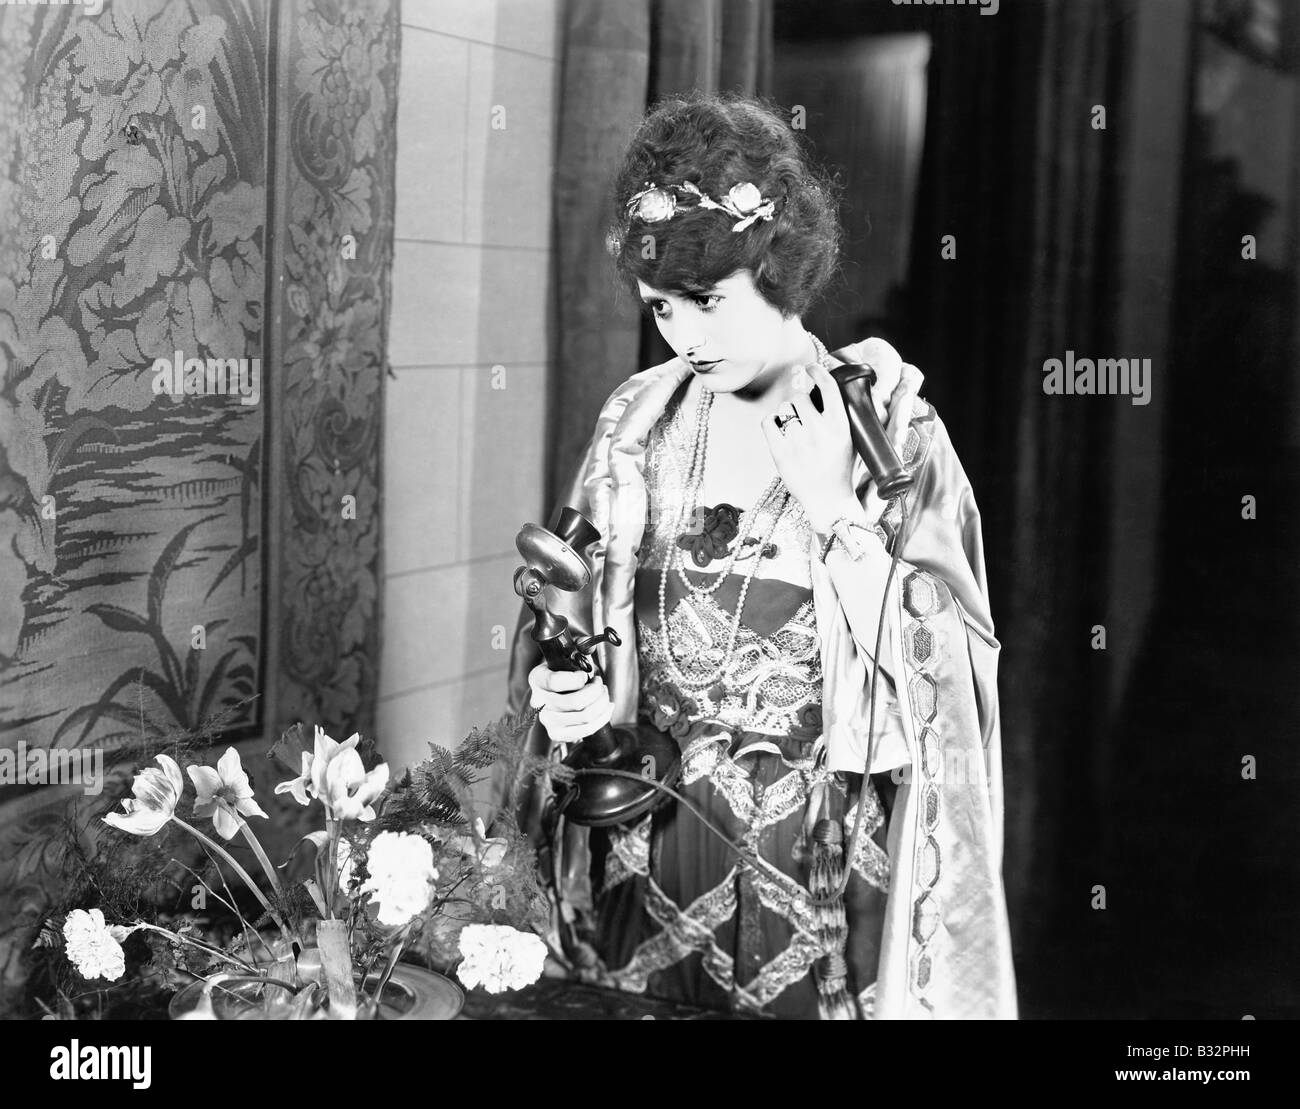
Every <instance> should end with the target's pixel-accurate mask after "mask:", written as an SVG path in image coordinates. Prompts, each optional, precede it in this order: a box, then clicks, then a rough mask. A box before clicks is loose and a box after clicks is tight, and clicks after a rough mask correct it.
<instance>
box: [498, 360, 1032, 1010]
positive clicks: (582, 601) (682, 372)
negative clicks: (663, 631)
mask: <svg viewBox="0 0 1300 1109" xmlns="http://www.w3.org/2000/svg"><path fill="white" fill-rule="evenodd" d="M858 346H859V344H855V345H853V346H849V347H846V348H844V349H843V350H840V351H835V352H833V353H834V356H835V357H836V358H838V359H839V360H840V361H847V362H856V361H859V360H860V358H859V353H858ZM689 374H690V368H689V366H687V365H686V364H685V363H684V362H682V361H681V360H680V359H676V358H675V359H672V360H671V361H668V362H665V363H663V364H661V365H659V366H655V367H653V368H651V369H648V370H644V371H642V372H641V373H638V374H635V375H634V376H632V377H631V378H629V379H628V380H627V381H626V382H624V383H623V384H622V385H620V386H619V388H618V389H616V390H615V391H614V393H613V394H612V395H611V396H610V398H609V400H608V401H607V402H606V403H605V405H604V406H603V408H602V410H601V413H600V416H599V418H598V419H597V421H596V429H595V433H594V435H593V436H592V439H591V443H590V445H589V447H588V449H587V452H586V456H585V458H584V459H583V462H582V464H581V465H580V467H579V470H578V473H577V475H576V477H575V479H574V481H573V483H572V485H571V487H570V491H569V495H568V498H567V500H566V501H565V503H567V504H569V505H572V506H573V507H574V508H577V509H578V510H579V511H581V512H583V513H584V514H585V515H586V516H587V517H588V518H589V519H591V521H592V522H593V523H594V524H595V526H596V528H597V529H598V530H599V532H600V533H601V539H600V541H598V542H597V543H596V544H595V545H594V546H593V547H592V548H591V549H590V550H589V555H590V559H591V564H592V576H591V581H590V582H589V583H588V585H587V587H586V588H584V589H583V590H581V591H579V592H576V593H561V592H559V591H557V590H551V593H552V595H553V597H552V604H551V607H552V610H553V611H555V612H558V613H561V614H562V615H564V616H566V617H568V618H569V620H570V621H571V622H572V623H573V624H574V625H575V634H588V633H589V631H590V630H591V629H603V628H605V627H606V626H609V627H612V628H614V630H615V631H616V632H617V633H618V635H619V637H620V638H621V641H622V643H623V644H624V646H623V647H622V648H610V647H608V645H606V644H601V645H600V646H599V647H598V648H597V658H598V661H599V663H600V666H601V669H602V673H603V675H604V679H605V682H606V685H607V686H608V689H609V694H610V697H611V699H612V701H613V705H614V716H613V720H614V723H615V724H621V723H628V724H631V723H633V722H635V720H636V717H637V698H638V688H639V683H638V665H639V664H638V659H637V652H636V649H635V646H634V645H635V643H636V625H635V612H634V581H635V573H636V567H637V555H638V549H639V547H640V544H641V542H642V539H643V536H644V532H645V522H646V483H645V479H644V469H645V449H646V438H647V435H648V433H649V431H650V429H651V427H652V426H653V425H654V423H655V421H656V420H657V419H658V418H659V416H660V415H661V414H662V412H663V410H664V407H665V405H666V404H667V403H668V401H669V399H670V398H671V397H672V396H673V394H674V393H675V391H676V390H677V388H678V387H679V386H680V385H681V384H682V382H683V381H685V379H686V378H687V377H688V376H689ZM896 381H897V378H896V377H895V379H894V380H893V381H890V380H881V381H879V382H878V383H877V386H876V388H875V390H873V395H874V396H875V397H876V401H877V410H878V411H879V412H881V413H882V415H883V414H884V405H885V398H888V396H889V395H890V393H891V392H892V391H893V386H894V384H896ZM902 460H903V463H904V465H905V466H906V467H907V468H908V470H909V471H910V472H911V473H912V474H913V475H914V478H915V480H914V483H913V485H912V488H911V489H910V490H908V491H907V493H906V494H905V496H906V499H907V529H906V534H905V535H904V536H903V548H902V552H901V556H900V561H899V565H898V569H897V572H896V573H895V576H894V580H893V582H892V584H891V586H890V588H889V591H888V596H887V597H884V596H883V595H882V587H883V576H882V575H881V574H880V573H879V560H877V561H876V564H875V568H874V570H873V571H868V570H865V569H864V571H863V574H862V579H861V582H860V583H855V587H857V586H858V585H859V584H860V587H861V588H866V589H875V591H876V594H875V597H874V598H873V610H874V611H877V612H878V611H879V605H880V603H881V602H882V601H883V603H884V604H885V606H886V610H887V617H886V633H885V638H884V641H883V642H882V646H881V670H882V674H883V675H886V676H887V677H888V679H889V680H890V684H891V686H892V688H893V692H894V695H895V697H896V699H897V703H898V707H899V710H900V715H901V719H902V722H903V733H904V738H905V740H906V744H907V755H908V758H909V763H910V765H909V766H908V767H907V769H906V771H905V772H904V773H903V774H902V775H901V776H902V778H903V781H902V782H901V783H900V784H899V787H898V792H897V795H896V796H895V799H894V808H893V813H892V815H891V817H890V820H889V825H888V853H889V859H890V878H889V895H888V903H887V907H886V914H885V925H884V934H883V937H882V941H881V950H880V966H879V972H878V977H877V984H876V998H875V1013H874V1015H875V1017H876V1019H909V1018H921V1019H926V1018H973V1019H1014V1018H1015V1017H1016V993H1015V976H1014V970H1013V966H1012V959H1011V940H1010V927H1009V923H1008V919H1007V911H1006V899H1005V894H1004V890H1003V883H1002V873H1001V868H1002V822H1003V806H1002V759H1001V733H1000V726H999V716H998V692H997V662H998V652H999V650H1000V645H999V644H998V641H997V639H995V638H994V635H993V622H992V617H991V615H990V611H989V601H988V589H987V584H986V581H985V573H984V551H983V540H982V536H981V532H980V517H979V511H978V509H977V508H976V505H975V499H974V495H973V493H972V491H971V487H970V483H969V481H968V480H967V478H966V474H965V472H964V471H963V469H962V467H961V463H960V462H959V461H958V459H957V456H956V453H955V452H954V450H953V447H952V444H951V442H950V441H949V439H948V434H947V431H946V429H945V428H944V425H943V422H942V421H941V420H940V419H939V417H938V415H937V413H936V412H935V410H934V408H933V407H932V406H930V405H928V404H925V403H924V402H920V403H918V404H916V405H914V408H913V416H912V419H911V421H910V426H909V429H908V432H907V439H906V442H905V443H904V446H903V450H902ZM869 483H870V474H869V473H868V471H867V469H866V466H865V465H864V464H863V463H862V462H861V460H858V461H857V462H856V463H855V468H854V487H855V491H856V492H857V495H858V497H859V500H861V501H862V502H863V504H864V505H865V504H866V496H867V492H868V485H869ZM900 522H901V511H900V506H899V504H898V502H897V501H894V502H891V504H890V506H889V508H888V509H887V511H886V512H885V514H884V516H883V517H882V520H881V526H882V528H883V529H884V531H885V532H886V533H887V535H888V536H889V537H890V538H891V541H893V542H897V538H896V536H897V529H898V527H899V524H900ZM808 553H809V559H810V567H811V573H812V583H813V602H814V607H815V609H816V613H817V624H818V631H819V634H820V638H821V654H822V682H823V686H822V705H823V718H824V729H825V730H824V738H825V742H826V749H827V760H828V765H829V767H830V768H831V769H832V770H844V771H856V772H861V771H862V770H863V766H864V761H865V757H866V753H867V752H866V733H867V729H866V726H865V725H866V719H867V705H868V685H869V679H870V663H871V654H870V651H871V648H872V647H873V646H874V627H873V628H872V629H870V634H869V635H868V631H867V629H859V630H858V635H859V636H860V637H861V638H860V639H859V638H856V637H855V634H854V629H853V628H851V627H850V625H849V622H848V619H847V618H846V616H845V614H844V610H843V609H842V608H841V605H840V601H839V597H838V594H837V593H836V589H835V585H834V583H833V581H832V578H831V572H830V570H829V569H828V568H827V567H826V565H825V564H824V563H822V562H821V561H820V559H819V557H818V555H819V554H820V541H819V540H818V538H817V537H816V536H813V537H812V539H811V542H810V546H809V552H808ZM886 564H887V560H886ZM531 628H532V617H531V613H530V612H529V611H528V609H527V608H524V609H523V611H522V613H521V617H520V621H519V625H518V628H517V630H516V634H515V639H514V643H513V653H512V657H511V666H510V707H511V710H512V711H516V712H517V711H519V710H520V709H521V708H523V707H524V706H525V705H526V704H527V702H528V694H529V691H528V672H529V671H530V670H531V669H532V668H533V666H535V665H536V664H537V662H538V661H540V657H541V656H540V652H539V651H538V649H537V647H536V645H535V644H534V643H533V641H532V639H531V636H530V632H531ZM577 629H581V631H580V632H579V631H578V630H577ZM878 711H879V706H878ZM877 719H879V716H878V717H877ZM530 744H531V745H532V748H533V749H534V750H537V751H541V752H544V751H546V749H547V740H546V737H545V735H544V732H543V730H542V729H541V728H540V726H538V727H536V728H535V729H534V734H533V736H532V737H530ZM873 761H874V760H873ZM566 848H567V853H568V857H567V859H566V866H565V880H564V882H563V883H562V890H561V895H562V896H563V897H565V899H566V900H570V901H571V902H572V903H574V904H575V905H577V906H578V907H579V908H583V907H585V906H588V905H589V904H590V887H589V885H588V877H587V874H586V867H587V865H588V861H589V860H588V857H587V855H586V852H585V850H584V848H585V832H584V831H583V830H582V829H576V828H571V829H570V835H569V836H568V837H567V838H566Z"/></svg>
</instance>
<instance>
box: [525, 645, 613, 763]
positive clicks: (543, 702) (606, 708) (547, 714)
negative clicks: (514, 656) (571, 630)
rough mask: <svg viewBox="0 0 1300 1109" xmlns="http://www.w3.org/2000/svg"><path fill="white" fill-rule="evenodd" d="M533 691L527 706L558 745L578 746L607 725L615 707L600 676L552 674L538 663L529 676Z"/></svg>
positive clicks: (577, 673)
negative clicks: (578, 742) (571, 744)
mask: <svg viewBox="0 0 1300 1109" xmlns="http://www.w3.org/2000/svg"><path fill="white" fill-rule="evenodd" d="M528 686H529V688H530V689H531V690H532V691H533V692H532V696H531V697H530V698H529V701H528V703H529V704H530V705H532V707H533V708H535V709H537V710H538V713H537V718H538V719H539V720H540V721H541V722H542V726H543V727H544V728H545V729H546V732H547V734H548V735H549V736H550V737H551V740H552V742H555V743H576V742H577V741H578V740H580V739H586V738H587V736H589V735H591V733H592V732H594V731H597V730H598V729H599V728H601V727H603V726H604V725H605V724H608V723H609V722H610V720H611V719H612V718H613V716H614V703H613V702H612V701H611V700H610V699H609V690H608V689H606V688H605V682H604V680H603V679H602V678H601V676H600V675H599V674H596V675H594V676H593V675H589V674H587V673H585V672H584V671H581V670H552V669H551V668H550V667H549V666H547V665H546V663H545V662H539V663H538V664H537V665H536V666H534V667H533V668H532V670H530V671H529V672H528Z"/></svg>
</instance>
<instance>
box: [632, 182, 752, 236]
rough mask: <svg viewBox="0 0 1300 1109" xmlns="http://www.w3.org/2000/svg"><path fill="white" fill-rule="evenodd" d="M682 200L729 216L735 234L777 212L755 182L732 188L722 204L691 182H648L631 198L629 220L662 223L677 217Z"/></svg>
mask: <svg viewBox="0 0 1300 1109" xmlns="http://www.w3.org/2000/svg"><path fill="white" fill-rule="evenodd" d="M679 197H680V198H681V199H682V200H684V201H688V202H689V201H694V205H693V206H694V207H697V208H711V209H714V210H716V211H719V212H726V213H727V215H729V216H731V217H733V218H734V219H735V220H736V222H735V223H734V224H732V227H731V230H732V231H744V230H745V228H746V227H748V226H749V225H750V224H752V223H754V222H755V221H756V220H760V219H761V220H770V219H771V218H772V216H773V214H774V213H775V211H776V205H775V204H774V202H773V201H772V200H770V199H767V198H765V197H764V196H763V194H762V193H760V192H759V191H758V186H757V185H755V184H754V183H753V182H752V181H741V182H740V183H739V184H736V185H732V186H731V188H730V189H729V190H728V191H727V195H726V196H725V197H723V198H722V200H721V201H717V200H714V199H713V198H712V197H711V196H709V195H708V194H707V193H703V192H701V191H700V189H699V187H698V186H697V185H695V184H694V183H693V182H691V181H683V182H682V183H681V184H680V185H653V184H651V183H650V182H649V181H647V182H646V183H645V188H644V189H642V190H641V191H640V192H638V193H633V194H632V196H631V197H630V198H629V200H628V202H627V208H626V212H627V216H628V218H629V219H632V218H636V219H639V220H641V221H642V222H643V223H663V222H664V220H670V219H672V218H673V216H675V215H676V214H677V208H678V198H679Z"/></svg>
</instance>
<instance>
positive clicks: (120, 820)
mask: <svg viewBox="0 0 1300 1109" xmlns="http://www.w3.org/2000/svg"><path fill="white" fill-rule="evenodd" d="M158 765H159V766H161V767H162V769H161V770H158V769H157V768H156V767H152V766H150V767H146V768H145V769H144V770H141V771H140V773H138V774H137V775H136V776H135V781H133V782H132V783H131V792H132V793H133V794H134V795H135V797H134V799H130V800H126V801H123V802H122V808H123V810H124V811H123V812H120V813H116V812H113V813H109V814H108V815H107V816H105V817H104V823H105V824H111V825H112V826H113V827H114V828H120V829H121V830H122V831H124V832H130V833H132V834H133V835H137V836H151V835H153V834H154V833H155V832H156V831H158V829H159V828H161V827H162V826H163V825H164V824H166V823H167V821H169V820H171V819H172V814H173V813H174V812H175V811H176V803H177V802H178V801H179V800H180V797H181V793H182V791H183V790H184V789H185V779H184V778H183V777H181V768H180V767H179V766H178V765H177V764H176V760H175V759H173V758H171V757H170V756H168V755H159V756H158Z"/></svg>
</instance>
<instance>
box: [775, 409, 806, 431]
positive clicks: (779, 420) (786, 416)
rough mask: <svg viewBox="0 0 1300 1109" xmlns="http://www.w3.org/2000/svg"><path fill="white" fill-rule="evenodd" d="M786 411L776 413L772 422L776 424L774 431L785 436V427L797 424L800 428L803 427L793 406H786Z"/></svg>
mask: <svg viewBox="0 0 1300 1109" xmlns="http://www.w3.org/2000/svg"><path fill="white" fill-rule="evenodd" d="M786 409H788V411H786V410H782V411H781V412H778V413H777V414H776V416H775V417H774V419H773V421H772V422H773V423H775V424H776V430H777V431H779V432H781V434H782V435H784V434H785V429H786V427H787V426H789V425H790V424H792V423H793V424H798V425H799V426H800V427H802V426H803V420H801V419H800V418H799V413H798V412H797V411H796V410H795V407H794V405H793V404H787V405H786Z"/></svg>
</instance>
